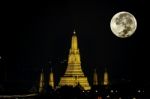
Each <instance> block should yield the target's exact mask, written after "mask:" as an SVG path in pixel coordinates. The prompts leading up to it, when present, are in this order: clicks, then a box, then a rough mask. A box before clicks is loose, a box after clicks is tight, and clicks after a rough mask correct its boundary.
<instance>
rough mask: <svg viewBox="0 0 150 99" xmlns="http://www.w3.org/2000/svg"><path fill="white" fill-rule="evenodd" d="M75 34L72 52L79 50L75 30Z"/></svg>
mask: <svg viewBox="0 0 150 99" xmlns="http://www.w3.org/2000/svg"><path fill="white" fill-rule="evenodd" d="M73 34H74V35H73V36H72V41H71V49H72V50H77V49H78V42H77V36H76V32H75V30H74V32H73Z"/></svg>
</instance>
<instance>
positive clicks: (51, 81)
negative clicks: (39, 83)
mask: <svg viewBox="0 0 150 99" xmlns="http://www.w3.org/2000/svg"><path fill="white" fill-rule="evenodd" d="M49 86H51V87H52V88H53V89H54V75H53V71H52V68H51V71H50V75H49Z"/></svg>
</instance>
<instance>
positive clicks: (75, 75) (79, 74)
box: [59, 31, 91, 90]
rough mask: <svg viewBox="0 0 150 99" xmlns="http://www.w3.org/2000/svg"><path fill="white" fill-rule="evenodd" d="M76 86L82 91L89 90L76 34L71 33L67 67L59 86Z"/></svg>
mask: <svg viewBox="0 0 150 99" xmlns="http://www.w3.org/2000/svg"><path fill="white" fill-rule="evenodd" d="M64 85H68V86H73V87H74V86H77V85H80V86H81V87H83V88H84V90H90V89H91V87H90V85H89V82H88V79H87V77H85V75H84V73H83V71H82V68H81V60H80V52H79V48H78V42H77V36H76V32H75V31H74V32H73V36H72V41H71V48H70V51H69V57H68V66H67V69H66V72H65V74H64V76H63V77H61V78H60V82H59V86H64Z"/></svg>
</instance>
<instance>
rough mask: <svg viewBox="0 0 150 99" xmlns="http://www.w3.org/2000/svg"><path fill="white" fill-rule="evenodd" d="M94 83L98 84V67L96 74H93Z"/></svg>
mask: <svg viewBox="0 0 150 99" xmlns="http://www.w3.org/2000/svg"><path fill="white" fill-rule="evenodd" d="M93 85H98V75H97V71H96V69H94V74H93Z"/></svg>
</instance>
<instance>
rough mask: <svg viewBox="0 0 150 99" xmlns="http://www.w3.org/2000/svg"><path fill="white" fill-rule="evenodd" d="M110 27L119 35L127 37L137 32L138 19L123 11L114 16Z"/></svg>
mask: <svg viewBox="0 0 150 99" xmlns="http://www.w3.org/2000/svg"><path fill="white" fill-rule="evenodd" d="M110 27H111V30H112V32H113V33H114V34H115V35H116V36H117V37H120V38H126V37H130V36H131V35H132V34H133V33H134V32H135V30H136V28H137V21H136V19H135V17H134V16H133V15H132V14H131V13H129V12H124V11H123V12H119V13H117V14H115V15H114V16H113V17H112V19H111V22H110Z"/></svg>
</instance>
